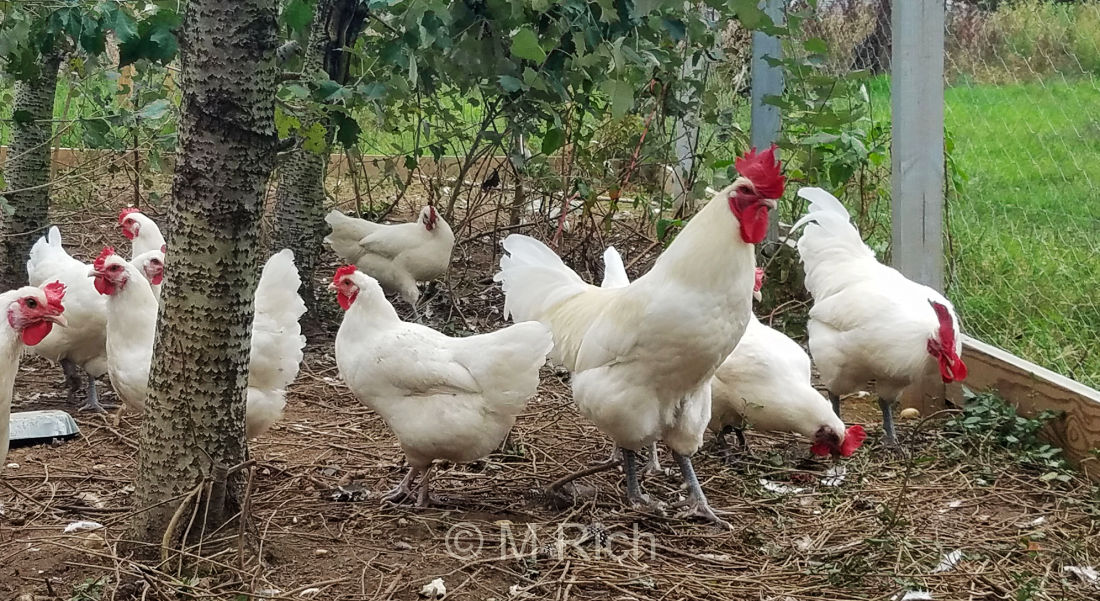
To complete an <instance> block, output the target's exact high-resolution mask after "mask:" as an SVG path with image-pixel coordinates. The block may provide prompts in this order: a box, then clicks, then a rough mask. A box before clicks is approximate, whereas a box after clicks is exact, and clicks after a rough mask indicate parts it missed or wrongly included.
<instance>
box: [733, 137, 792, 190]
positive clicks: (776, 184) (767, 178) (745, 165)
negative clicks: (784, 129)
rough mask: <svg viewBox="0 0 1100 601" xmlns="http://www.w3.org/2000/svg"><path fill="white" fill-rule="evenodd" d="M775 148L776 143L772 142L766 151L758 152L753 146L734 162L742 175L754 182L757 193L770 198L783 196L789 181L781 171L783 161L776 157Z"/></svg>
mask: <svg viewBox="0 0 1100 601" xmlns="http://www.w3.org/2000/svg"><path fill="white" fill-rule="evenodd" d="M775 149H776V146H775V144H772V145H771V147H769V148H768V149H767V150H765V151H764V152H760V153H758V152H756V148H755V147H753V149H752V150H750V151H748V152H746V153H745V154H744V156H739V157H737V160H736V161H734V164H733V165H734V167H735V168H736V169H737V172H738V173H740V174H741V176H742V177H746V178H748V179H749V181H751V182H752V185H753V187H754V188H756V193H757V194H759V195H760V196H762V197H764V198H770V199H777V198H779V197H781V196H783V189H784V187H785V185H786V182H787V178H786V177H784V176H783V174H782V173H781V171H782V168H783V163H781V162H780V161H777V160H776V159H775Z"/></svg>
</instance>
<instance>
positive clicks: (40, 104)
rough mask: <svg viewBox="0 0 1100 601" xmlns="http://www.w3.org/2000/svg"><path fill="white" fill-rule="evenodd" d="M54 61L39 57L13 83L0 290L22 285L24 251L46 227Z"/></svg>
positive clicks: (0, 229) (0, 219)
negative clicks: (29, 72) (34, 69)
mask: <svg viewBox="0 0 1100 601" xmlns="http://www.w3.org/2000/svg"><path fill="white" fill-rule="evenodd" d="M60 63H61V57H60V55H59V54H56V53H50V54H46V55H43V56H41V57H40V58H39V60H38V69H39V71H38V75H37V76H36V77H34V78H33V79H29V80H26V81H17V82H15V100H14V102H13V103H12V115H13V117H14V125H13V127H12V139H11V145H10V146H9V147H8V156H7V160H5V162H4V177H5V180H6V182H7V190H10V192H5V193H4V200H5V201H6V202H7V204H8V206H9V207H10V209H11V211H12V212H11V214H10V215H9V214H8V213H7V211H6V210H3V208H0V241H2V243H0V290H13V289H15V288H18V287H20V286H25V285H26V284H27V254H28V253H30V250H31V245H32V244H34V241H35V239H36V238H38V236H40V235H41V234H42V233H43V232H44V231H45V229H46V226H47V225H49V223H48V215H47V213H48V212H49V208H50V138H51V136H53V102H54V95H55V93H56V92H57V70H58V66H59V65H60Z"/></svg>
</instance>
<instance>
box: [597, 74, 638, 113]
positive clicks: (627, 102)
mask: <svg viewBox="0 0 1100 601" xmlns="http://www.w3.org/2000/svg"><path fill="white" fill-rule="evenodd" d="M603 87H604V91H605V92H607V95H608V96H609V97H610V98H611V117H612V118H614V119H621V118H622V117H624V116H626V114H627V113H628V112H630V109H631V108H633V107H634V86H633V85H631V84H630V82H627V81H620V80H617V79H611V80H608V81H605V82H604V85H603Z"/></svg>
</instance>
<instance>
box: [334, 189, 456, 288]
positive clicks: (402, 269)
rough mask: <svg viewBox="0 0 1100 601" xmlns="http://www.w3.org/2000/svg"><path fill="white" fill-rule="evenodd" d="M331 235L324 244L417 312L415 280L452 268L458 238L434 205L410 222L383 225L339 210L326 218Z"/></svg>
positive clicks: (442, 273) (428, 279)
mask: <svg viewBox="0 0 1100 601" xmlns="http://www.w3.org/2000/svg"><path fill="white" fill-rule="evenodd" d="M325 222H327V223H328V224H329V226H330V227H331V228H332V233H330V234H329V235H328V236H326V237H325V243H326V244H328V245H329V246H331V247H332V250H333V251H334V252H335V253H336V254H337V255H338V256H339V257H340V258H341V259H343V260H344V261H346V262H348V263H353V264H355V266H356V267H358V268H359V269H360V270H362V271H363V272H364V273H366V274H367V275H370V276H371V277H373V278H374V279H376V280H378V283H379V284H381V285H382V287H383V288H384V289H385V290H386V291H387V292H396V293H398V294H400V295H401V298H402V299H404V300H405V302H407V303H409V304H410V305H412V306H413V308H414V309H415V308H416V302H417V300H419V298H420V289H419V288H417V287H416V284H417V282H428V281H431V280H434V279H437V278H440V277H442V276H444V275H445V274H446V273H447V269H448V267H450V264H451V250H452V249H453V248H454V245H455V235H454V233H453V232H452V231H451V226H450V225H449V224H448V223H447V221H446V220H445V219H443V217H442V216H440V215H439V213H437V212H436V210H435V207H432V206H426V207H424V208H423V209H421V210H420V215H419V216H418V217H417V218H416V221H414V222H412V223H399V224H396V225H385V224H381V223H374V222H371V221H367V220H365V219H357V218H355V217H351V216H349V215H345V214H343V213H341V212H340V211H336V210H334V211H332V212H331V213H329V214H328V215H327V216H326V217H325Z"/></svg>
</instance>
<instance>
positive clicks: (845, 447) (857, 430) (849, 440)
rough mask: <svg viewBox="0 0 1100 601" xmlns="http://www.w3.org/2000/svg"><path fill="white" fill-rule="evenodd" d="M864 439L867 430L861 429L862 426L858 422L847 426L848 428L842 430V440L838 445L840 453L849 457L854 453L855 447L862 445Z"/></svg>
mask: <svg viewBox="0 0 1100 601" xmlns="http://www.w3.org/2000/svg"><path fill="white" fill-rule="evenodd" d="M864 440H867V432H866V431H865V430H864V429H863V426H861V425H859V424H853V425H851V426H848V429H847V430H845V431H844V442H843V443H841V445H840V454H841V455H842V456H844V457H851V456H852V453H855V452H856V449H858V448H859V447H860V446H862V445H863V441H864Z"/></svg>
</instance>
